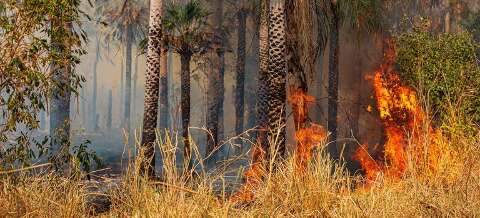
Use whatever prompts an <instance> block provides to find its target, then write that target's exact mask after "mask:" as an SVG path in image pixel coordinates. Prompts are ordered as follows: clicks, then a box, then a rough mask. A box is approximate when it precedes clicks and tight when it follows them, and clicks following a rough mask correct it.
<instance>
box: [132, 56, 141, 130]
mask: <svg viewBox="0 0 480 218" xmlns="http://www.w3.org/2000/svg"><path fill="white" fill-rule="evenodd" d="M138 73H139V72H138V55H135V73H134V74H133V94H132V99H133V103H132V115H133V119H132V124H134V125H135V127H134V128H137V127H138V126H137V125H138V116H137V115H138V113H137V104H136V101H135V99H137V91H138V90H137V82H138Z"/></svg>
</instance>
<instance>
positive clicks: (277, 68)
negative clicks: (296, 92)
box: [267, 0, 287, 155]
mask: <svg viewBox="0 0 480 218" xmlns="http://www.w3.org/2000/svg"><path fill="white" fill-rule="evenodd" d="M269 17H270V18H269V25H268V36H269V38H268V42H269V45H268V55H269V57H268V75H267V82H268V88H267V91H268V92H267V93H268V94H267V99H268V128H269V134H268V135H269V139H270V140H271V142H270V143H271V144H273V145H275V146H278V147H277V149H278V153H279V154H280V155H284V154H285V151H286V145H285V143H286V138H285V127H286V117H285V109H286V108H285V106H286V97H287V93H286V77H287V57H286V35H285V31H286V29H285V26H286V25H285V24H286V23H285V1H284V0H271V1H270V16H269Z"/></svg>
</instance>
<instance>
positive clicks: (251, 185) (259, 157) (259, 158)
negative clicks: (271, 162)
mask: <svg viewBox="0 0 480 218" xmlns="http://www.w3.org/2000/svg"><path fill="white" fill-rule="evenodd" d="M252 153H253V163H252V166H251V167H250V169H248V170H247V171H245V173H244V174H243V175H244V178H245V183H244V184H243V185H242V187H241V188H240V190H239V191H238V192H237V193H235V194H234V195H233V196H232V197H231V198H230V200H231V201H232V202H251V201H253V200H254V199H255V194H254V191H255V190H256V189H257V188H258V186H259V185H260V183H261V182H262V180H263V178H264V177H265V175H266V174H267V171H266V169H265V161H266V160H265V151H264V150H263V149H262V148H261V146H260V145H259V143H257V144H255V145H254V147H253V152H252Z"/></svg>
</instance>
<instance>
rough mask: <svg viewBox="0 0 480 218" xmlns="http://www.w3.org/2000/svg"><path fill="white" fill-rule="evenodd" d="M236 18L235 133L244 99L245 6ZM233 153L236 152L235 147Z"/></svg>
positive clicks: (240, 123)
mask: <svg viewBox="0 0 480 218" xmlns="http://www.w3.org/2000/svg"><path fill="white" fill-rule="evenodd" d="M237 20H238V32H237V33H238V41H237V64H236V65H237V66H236V71H237V78H236V85H235V135H237V136H238V135H240V134H242V132H243V120H244V111H245V109H244V107H245V105H244V101H245V100H244V99H245V58H246V53H245V44H246V35H245V34H246V28H247V12H246V9H245V8H243V7H242V8H241V9H240V10H239V11H238V13H237ZM240 143H241V142H240ZM233 154H236V151H235V149H234V150H233Z"/></svg>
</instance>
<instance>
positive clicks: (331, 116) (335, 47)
mask: <svg viewBox="0 0 480 218" xmlns="http://www.w3.org/2000/svg"><path fill="white" fill-rule="evenodd" d="M330 7H331V10H332V13H333V18H332V24H331V28H330V32H331V33H330V53H329V55H330V57H329V63H328V64H329V65H328V131H329V132H330V141H332V142H333V146H332V147H331V150H330V152H331V155H332V156H333V157H335V158H336V157H337V155H338V151H337V146H336V140H337V108H338V74H339V71H338V61H339V60H338V57H339V51H340V50H339V47H340V45H339V37H340V36H339V34H340V33H339V16H338V9H337V7H338V6H337V5H336V4H335V3H331V4H330Z"/></svg>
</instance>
